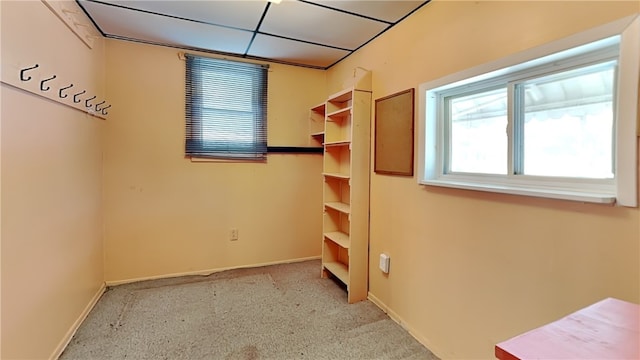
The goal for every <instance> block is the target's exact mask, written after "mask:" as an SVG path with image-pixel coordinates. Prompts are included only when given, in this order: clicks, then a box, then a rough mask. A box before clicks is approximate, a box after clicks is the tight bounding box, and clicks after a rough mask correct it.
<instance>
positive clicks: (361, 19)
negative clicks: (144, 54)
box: [77, 0, 429, 69]
mask: <svg viewBox="0 0 640 360" xmlns="http://www.w3.org/2000/svg"><path fill="white" fill-rule="evenodd" d="M77 2H78V4H79V5H80V6H81V7H82V8H83V9H84V11H85V12H86V14H87V15H88V16H89V17H90V18H91V20H92V21H93V22H94V24H95V25H96V27H97V28H98V30H99V31H101V32H102V34H103V35H104V36H105V37H108V38H114V39H123V40H131V41H137V42H143V43H148V44H156V45H164V46H172V47H176V48H181V49H186V50H198V51H205V52H211V53H217V54H226V55H236V56H242V57H246V58H251V59H259V60H268V61H273V62H278V63H285V64H291V65H298V66H305V67H312V68H319V69H327V68H329V67H331V66H332V65H334V64H336V63H337V62H339V61H340V60H342V59H344V58H345V57H347V56H349V55H350V54H351V53H352V52H354V51H356V50H358V49H359V48H360V47H362V46H364V45H365V44H367V43H368V42H369V41H371V40H372V39H374V38H375V37H377V36H378V35H380V34H382V33H383V32H385V31H386V30H388V29H390V28H391V27H392V26H394V25H396V24H397V23H399V22H400V21H402V20H403V19H405V18H406V17H407V16H409V15H411V13H413V12H414V11H416V10H417V9H419V8H420V7H422V6H424V5H425V4H427V3H428V2H429V1H401V0H395V1H394V0H390V1H381V0H380V1H376V0H374V1H367V0H352V1H338V0H335V1H334V0H313V1H311V0H282V1H281V2H280V3H275V2H270V1H267V0H233V1H218V0H208V1H206V0H199V1H168V0H125V1H117V0H115V1H114V0H101V1H98V0H77Z"/></svg>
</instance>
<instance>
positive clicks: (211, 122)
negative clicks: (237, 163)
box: [185, 54, 268, 161]
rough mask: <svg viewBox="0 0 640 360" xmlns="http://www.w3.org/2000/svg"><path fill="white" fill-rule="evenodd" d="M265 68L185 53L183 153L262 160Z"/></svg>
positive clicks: (265, 121)
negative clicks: (184, 129)
mask: <svg viewBox="0 0 640 360" xmlns="http://www.w3.org/2000/svg"><path fill="white" fill-rule="evenodd" d="M267 73H268V66H267V65H258V64H249V63H242V62H235V61H228V60H219V59H212V58H205V57H199V56H194V55H189V54H187V55H186V82H185V83H186V89H185V90H186V131H185V153H186V155H187V156H190V157H204V158H214V159H227V160H251V161H264V160H266V153H267Z"/></svg>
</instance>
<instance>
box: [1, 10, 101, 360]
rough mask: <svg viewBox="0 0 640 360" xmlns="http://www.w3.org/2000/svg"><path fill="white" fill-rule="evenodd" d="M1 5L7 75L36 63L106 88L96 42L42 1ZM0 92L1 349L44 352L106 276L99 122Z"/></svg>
mask: <svg viewBox="0 0 640 360" xmlns="http://www.w3.org/2000/svg"><path fill="white" fill-rule="evenodd" d="M1 8H2V62H3V74H2V77H3V82H4V81H5V79H6V77H8V76H10V75H12V74H13V75H15V74H14V72H15V71H17V70H18V68H20V66H26V64H32V63H33V62H36V63H39V64H40V66H41V68H43V69H46V71H51V72H53V73H55V74H57V75H58V76H59V78H61V79H65V80H66V81H69V80H70V81H73V82H76V84H84V85H85V86H88V88H90V89H92V90H97V91H98V90H100V89H101V88H102V87H103V86H104V66H103V65H104V63H103V58H104V53H103V49H102V41H101V40H97V41H96V47H95V48H94V50H90V49H89V48H88V47H86V46H85V45H84V44H83V43H82V42H80V40H79V39H78V38H77V37H75V35H73V33H71V32H70V31H69V30H68V29H67V28H66V27H65V25H64V24H62V22H60V21H59V20H58V18H57V17H56V16H55V15H54V14H53V13H52V12H51V11H49V9H48V8H47V7H46V6H45V5H44V4H43V3H42V2H40V1H26V2H25V1H2V2H1ZM33 74H34V77H36V78H37V79H39V78H38V77H37V76H36V73H33ZM44 74H45V72H44V71H43V73H42V75H44ZM49 84H50V85H51V86H53V87H54V88H55V89H56V90H54V91H57V87H58V86H65V85H67V84H64V85H62V83H58V82H55V81H52V82H50V83H49ZM0 91H1V114H0V116H1V124H2V148H1V151H2V152H1V153H2V160H1V161H2V165H1V167H2V203H1V206H2V218H1V220H2V230H1V237H2V245H1V249H2V257H1V259H2V260H1V261H2V268H1V271H2V309H1V310H2V312H1V314H2V324H1V325H2V339H1V342H2V353H1V357H2V359H43V358H49V357H52V356H56V355H57V354H58V352H59V351H61V350H62V348H63V346H64V344H65V340H66V339H68V337H69V336H70V333H69V332H70V330H71V329H72V328H73V326H74V324H76V323H77V322H78V321H80V320H81V319H82V315H83V312H84V311H85V310H86V308H87V306H88V305H89V304H90V303H91V302H92V300H94V299H95V297H96V296H97V295H98V294H100V292H101V290H102V286H103V284H104V272H103V248H102V200H101V198H102V194H101V183H102V152H101V147H102V146H101V141H102V140H101V132H102V129H103V126H104V122H103V120H99V119H96V118H93V117H90V116H88V115H86V114H84V113H83V112H80V111H78V110H74V109H72V108H69V107H66V106H63V105H61V104H59V103H56V102H53V101H51V100H46V99H43V98H41V97H38V96H36V95H33V94H31V93H28V92H25V91H22V90H18V89H16V88H13V87H11V86H9V85H6V84H4V83H3V84H2V85H1V88H0ZM102 94H104V93H103V92H102Z"/></svg>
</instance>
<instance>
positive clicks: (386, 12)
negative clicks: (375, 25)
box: [311, 0, 425, 23]
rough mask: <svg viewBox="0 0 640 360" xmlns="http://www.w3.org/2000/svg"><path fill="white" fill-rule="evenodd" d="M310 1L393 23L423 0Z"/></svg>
mask: <svg viewBox="0 0 640 360" xmlns="http://www.w3.org/2000/svg"><path fill="white" fill-rule="evenodd" d="M311 2H314V3H317V4H322V5H325V6H329V7H332V8H334V9H340V10H345V11H348V12H352V13H356V14H361V15H364V16H369V17H372V18H374V19H380V20H384V21H388V22H392V23H395V22H397V21H398V20H400V19H402V18H403V17H404V16H405V15H407V14H408V13H410V12H412V11H413V10H415V9H416V8H417V7H419V6H420V5H422V4H424V3H425V1H402V0H397V1H365V0H361V1H339V0H311Z"/></svg>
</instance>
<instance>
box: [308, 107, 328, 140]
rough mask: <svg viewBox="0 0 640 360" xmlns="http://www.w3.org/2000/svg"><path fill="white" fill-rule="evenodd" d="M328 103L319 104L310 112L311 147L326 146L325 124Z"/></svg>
mask: <svg viewBox="0 0 640 360" xmlns="http://www.w3.org/2000/svg"><path fill="white" fill-rule="evenodd" d="M325 110H326V103H322V104H318V105H316V106H314V107H312V108H311V110H309V145H310V146H322V145H323V144H324V122H325V115H326V111H325Z"/></svg>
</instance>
